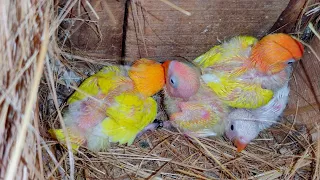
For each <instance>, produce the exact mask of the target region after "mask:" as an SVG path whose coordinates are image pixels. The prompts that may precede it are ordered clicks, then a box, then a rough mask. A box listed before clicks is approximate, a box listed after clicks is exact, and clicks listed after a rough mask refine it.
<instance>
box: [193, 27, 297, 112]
mask: <svg viewBox="0 0 320 180" xmlns="http://www.w3.org/2000/svg"><path fill="white" fill-rule="evenodd" d="M302 55H303V46H302V45H301V43H300V42H298V41H296V40H295V39H294V38H292V37H291V36H289V35H287V34H282V33H279V34H270V35H267V36H265V37H264V38H262V39H261V40H260V41H258V40H257V39H256V38H254V37H251V36H237V37H234V38H232V39H230V40H229V41H227V42H225V43H222V44H221V45H217V46H214V47H213V48H212V49H210V50H209V51H208V52H206V53H205V54H203V55H201V56H199V57H197V58H196V59H195V60H194V62H195V63H196V64H197V65H199V66H200V68H201V69H202V71H203V75H202V76H201V78H202V80H203V81H204V82H205V83H206V84H207V85H208V86H209V87H210V88H211V90H212V91H214V92H215V93H216V94H217V96H218V97H219V98H220V99H221V100H222V101H223V102H224V103H225V104H227V105H228V106H230V107H234V108H248V109H254V108H258V107H261V106H263V105H266V104H267V103H268V102H269V101H270V100H271V99H272V97H273V94H274V91H276V90H277V89H279V88H281V87H283V86H284V84H286V83H287V82H288V80H289V77H290V75H291V64H292V63H294V62H296V61H298V60H299V59H301V57H302Z"/></svg>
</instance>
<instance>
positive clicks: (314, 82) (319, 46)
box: [286, 38, 320, 130]
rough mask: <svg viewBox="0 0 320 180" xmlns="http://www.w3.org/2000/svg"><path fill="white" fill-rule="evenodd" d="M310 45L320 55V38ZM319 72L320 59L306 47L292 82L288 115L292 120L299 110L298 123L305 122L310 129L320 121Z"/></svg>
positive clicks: (314, 39) (313, 40)
mask: <svg viewBox="0 0 320 180" xmlns="http://www.w3.org/2000/svg"><path fill="white" fill-rule="evenodd" d="M310 45H311V46H312V47H313V48H314V50H315V51H316V52H317V53H318V56H320V54H319V52H320V40H319V39H317V38H313V39H312V41H311V42H310ZM319 72H320V62H319V60H318V59H317V58H316V57H315V55H314V54H312V53H311V51H310V50H309V49H307V48H306V52H305V55H304V57H303V58H302V60H301V62H300V63H299V64H298V65H297V67H296V68H295V71H294V77H293V79H292V80H291V83H290V86H291V93H290V101H289V104H288V107H289V109H287V110H286V115H289V117H288V118H289V119H291V120H292V119H293V118H294V114H295V112H296V111H298V116H297V117H296V123H297V124H305V125H306V126H307V127H308V129H309V130H312V129H313V128H315V123H320V112H319V110H320V103H319V102H320V78H319ZM296 107H298V109H297V108H296Z"/></svg>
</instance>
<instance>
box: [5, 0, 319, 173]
mask: <svg viewBox="0 0 320 180" xmlns="http://www.w3.org/2000/svg"><path fill="white" fill-rule="evenodd" d="M99 2H100V1H99ZM163 2H165V3H167V4H168V5H170V6H172V7H173V8H174V9H176V10H177V11H180V12H181V13H184V14H186V15H188V12H187V11H185V10H184V9H182V8H180V7H177V6H175V5H173V4H172V3H170V2H169V1H166V0H163ZM101 3H104V6H105V7H106V9H107V11H108V16H109V17H110V19H111V22H113V21H114V19H115V17H114V15H113V14H112V12H111V11H109V10H110V7H108V4H107V3H106V2H102V1H101ZM128 3H129V2H128ZM83 4H86V7H87V8H88V9H89V10H90V12H91V13H90V15H91V16H94V17H95V16H98V15H97V12H96V11H95V8H96V6H94V5H92V4H90V2H89V1H78V0H66V1H54V0H47V1H44V0H24V1H16V0H6V1H5V3H4V4H3V5H2V10H1V14H2V15H1V20H2V25H1V26H0V33H1V36H0V39H1V41H0V42H2V46H1V47H0V51H1V56H2V57H1V60H2V62H1V72H0V77H1V81H0V83H1V84H0V90H1V91H0V94H1V96H0V106H1V107H0V152H1V153H0V159H1V162H0V178H1V179H2V178H7V179H13V178H16V179H26V178H28V179H53V178H54V179H62V178H64V179H78V178H85V179H191V178H193V179H319V177H320V176H319V175H320V174H319V158H320V154H319V153H320V151H319V149H320V143H317V141H318V140H317V136H318V137H319V135H318V132H319V131H318V124H317V123H315V122H314V121H313V119H312V115H313V117H317V116H319V111H318V109H317V104H316V105H314V104H312V102H314V100H315V99H316V97H314V99H312V98H311V99H310V98H309V99H306V100H305V102H304V103H301V102H300V104H299V98H300V99H301V97H302V96H301V94H302V92H301V90H302V89H301V87H300V86H298V85H299V84H305V86H311V87H315V86H314V85H313V84H312V83H314V81H319V78H317V77H308V76H305V75H301V74H300V73H301V71H302V70H303V69H306V68H309V67H308V66H309V65H310V64H309V65H306V64H301V63H300V64H298V65H297V67H296V71H295V73H294V76H293V77H294V78H293V79H292V82H291V89H292V91H294V92H296V93H295V95H292V97H291V98H290V103H289V104H293V105H296V107H295V108H291V109H289V110H287V111H286V113H285V116H284V117H283V118H282V120H281V121H279V123H278V124H277V125H275V126H272V128H270V129H268V130H266V131H263V132H262V133H260V135H259V137H258V138H257V139H255V140H254V141H253V142H252V143H251V144H250V145H249V146H248V147H247V148H246V150H245V151H243V152H242V153H237V152H236V149H235V147H234V146H233V145H232V143H231V142H230V141H229V140H227V139H226V138H224V137H214V138H198V139H193V138H190V137H186V136H184V135H183V134H182V133H180V132H177V131H176V130H174V129H170V130H169V129H160V130H157V131H155V132H148V133H146V134H144V135H143V136H142V137H140V138H139V139H136V140H135V143H134V144H133V145H131V146H121V145H114V146H112V147H111V148H110V149H109V150H108V151H106V152H91V151H89V150H87V149H86V148H85V147H81V148H80V150H79V152H78V153H77V154H72V153H71V152H70V151H68V150H67V149H65V148H63V147H62V146H60V145H59V144H58V142H57V141H56V140H54V139H52V138H51V137H50V136H49V134H48V133H47V132H48V129H50V128H53V127H59V126H61V125H63V123H61V122H62V121H61V110H62V109H63V108H64V107H65V102H66V99H67V98H68V97H69V96H70V95H71V94H72V92H73V91H74V89H75V87H76V86H77V85H79V83H80V82H81V81H82V80H83V79H85V78H86V77H88V76H90V75H92V74H93V73H95V72H97V70H99V69H100V68H101V67H102V66H105V65H110V64H114V63H119V62H121V63H123V62H122V59H120V58H119V59H101V58H97V57H95V58H94V57H93V56H90V54H83V52H81V49H77V48H76V47H74V46H73V44H72V43H71V41H68V38H69V37H70V35H71V34H73V33H75V32H77V31H78V30H79V28H80V27H81V25H82V24H83V23H87V24H91V25H92V26H90V27H91V28H92V31H94V32H95V33H96V34H97V36H98V37H101V36H100V34H101V30H100V29H99V28H100V27H99V26H98V25H97V24H96V23H95V21H93V20H92V18H90V17H87V18H83V17H84V16H83V15H81V16H80V9H79V8H80V7H81V6H82V5H83ZM133 4H134V5H133V6H132V11H134V10H135V8H136V7H135V1H133ZM88 9H87V10H88ZM108 9H109V10H108ZM319 9H320V8H319V5H318V4H315V5H312V6H307V7H305V9H304V11H303V15H302V16H300V20H299V21H298V23H297V24H298V25H297V26H296V30H295V33H296V34H297V35H298V36H300V37H302V39H303V40H304V41H305V42H308V44H306V43H305V45H306V49H307V53H306V54H307V55H306V56H315V57H316V58H314V61H313V62H312V63H311V65H310V66H311V67H312V66H319V61H320V59H319V57H318V56H319V55H317V52H315V50H314V46H319V42H320V36H319V34H317V33H316V30H315V29H317V28H318V27H313V26H312V25H309V28H307V27H306V26H304V24H307V23H306V22H312V23H314V24H319V22H318V21H319V18H318V19H317V18H308V17H310V16H309V15H310V14H316V13H318V12H319ZM75 12H77V13H78V15H79V16H76V17H75V16H72V15H71V14H75ZM306 12H307V13H306ZM308 13H309V14H308ZM84 14H86V13H84ZM87 14H89V13H87ZM93 19H94V18H93ZM138 24H139V23H138ZM138 29H139V28H138ZM312 34H316V36H313V35H312ZM312 37H313V38H312ZM317 38H319V39H317ZM311 39H312V40H311ZM309 42H310V43H309ZM122 54H123V53H122ZM302 61H303V60H302ZM315 74H316V72H315ZM315 76H316V75H315ZM310 79H311V80H312V81H310ZM314 79H315V80H314ZM316 88H318V87H316ZM313 89H314V88H313ZM299 94H300V96H299ZM157 98H158V102H159V104H161V93H160V94H158V95H157ZM301 106H303V107H302V108H301ZM318 107H319V106H318ZM304 111H308V113H309V114H312V113H313V114H312V115H310V116H308V117H310V119H309V120H310V122H313V123H312V125H311V126H310V122H304V121H299V118H297V117H298V116H297V115H298V114H299V113H300V112H304ZM159 116H160V117H161V118H166V115H165V112H164V111H163V108H160V112H159ZM308 123H309V124H308ZM310 127H313V128H310Z"/></svg>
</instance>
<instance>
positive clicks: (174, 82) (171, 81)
mask: <svg viewBox="0 0 320 180" xmlns="http://www.w3.org/2000/svg"><path fill="white" fill-rule="evenodd" d="M170 84H171V86H172V87H174V88H177V86H178V81H177V79H176V78H175V76H171V77H170Z"/></svg>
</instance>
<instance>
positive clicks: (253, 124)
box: [225, 83, 290, 152]
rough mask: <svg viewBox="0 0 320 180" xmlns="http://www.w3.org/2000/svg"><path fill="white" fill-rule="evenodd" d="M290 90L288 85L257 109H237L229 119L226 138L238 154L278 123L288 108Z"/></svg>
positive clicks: (231, 113)
mask: <svg viewBox="0 0 320 180" xmlns="http://www.w3.org/2000/svg"><path fill="white" fill-rule="evenodd" d="M289 92H290V89H289V87H288V83H287V84H285V86H283V87H282V88H280V89H279V90H278V91H276V92H275V94H274V97H273V98H272V99H271V101H270V102H268V103H267V104H266V105H264V106H262V107H260V108H257V109H251V110H249V109H235V110H232V111H231V112H230V114H229V115H228V117H227V126H226V129H225V134H226V136H227V137H228V138H229V139H230V140H231V141H232V142H233V143H234V145H235V146H236V147H237V150H238V152H240V151H242V150H243V149H245V147H246V146H247V144H248V143H250V142H251V141H252V140H253V139H254V138H256V137H257V136H258V134H259V132H260V131H262V130H264V129H266V128H268V127H270V126H271V125H272V124H274V123H276V122H277V121H278V120H279V119H280V116H281V115H282V113H283V111H284V109H285V108H286V106H287V103H288V98H289Z"/></svg>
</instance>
